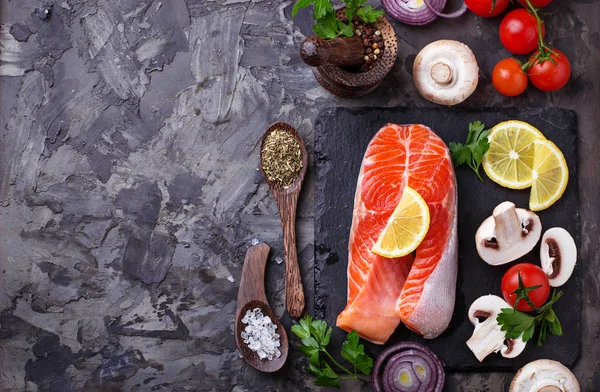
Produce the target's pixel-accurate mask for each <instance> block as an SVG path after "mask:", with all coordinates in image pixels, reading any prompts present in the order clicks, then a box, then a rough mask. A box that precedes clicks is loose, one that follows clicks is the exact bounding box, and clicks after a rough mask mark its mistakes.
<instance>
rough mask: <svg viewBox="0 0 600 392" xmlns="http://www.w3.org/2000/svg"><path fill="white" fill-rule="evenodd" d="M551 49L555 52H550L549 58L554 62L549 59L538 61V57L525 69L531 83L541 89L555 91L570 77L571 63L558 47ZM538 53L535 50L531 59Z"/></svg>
mask: <svg viewBox="0 0 600 392" xmlns="http://www.w3.org/2000/svg"><path fill="white" fill-rule="evenodd" d="M552 51H553V52H554V53H555V54H554V53H553V54H551V55H550V58H551V59H552V60H554V63H556V64H554V63H553V62H552V61H550V60H546V61H543V62H540V60H539V59H538V60H536V61H535V63H534V64H533V65H532V66H531V68H529V69H528V70H527V73H528V74H529V79H531V83H533V85H534V86H535V87H537V88H539V89H540V90H542V91H556V90H558V89H559V88H561V87H563V86H564V85H565V84H567V82H568V81H569V78H570V77H571V63H570V62H569V59H568V58H567V56H566V55H565V54H564V53H563V52H561V51H560V50H558V49H552ZM538 53H539V51H537V52H535V53H534V54H533V55H532V56H531V59H533V58H535V56H536V55H537V54H538ZM531 59H530V61H531Z"/></svg>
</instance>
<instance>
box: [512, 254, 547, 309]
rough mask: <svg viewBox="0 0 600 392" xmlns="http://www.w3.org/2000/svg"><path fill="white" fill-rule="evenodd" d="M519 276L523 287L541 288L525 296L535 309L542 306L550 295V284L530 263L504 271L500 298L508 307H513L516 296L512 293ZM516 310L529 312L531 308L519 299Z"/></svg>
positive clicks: (517, 286) (544, 274)
mask: <svg viewBox="0 0 600 392" xmlns="http://www.w3.org/2000/svg"><path fill="white" fill-rule="evenodd" d="M519 274H521V280H522V281H523V286H525V287H526V288H531V287H534V286H541V287H538V288H536V289H533V290H531V291H529V292H528V293H527V296H528V297H529V299H530V300H531V302H532V303H533V304H534V305H535V307H536V308H539V307H541V306H542V305H544V304H545V303H546V300H547V299H548V296H549V295H550V283H549V282H548V277H547V276H546V273H545V272H544V271H543V270H542V269H541V268H540V267H538V266H537V265H535V264H531V263H521V264H517V265H514V266H512V267H511V268H510V269H509V270H508V271H506V273H505V274H504V276H503V277H502V296H503V297H504V300H505V301H506V302H508V304H509V305H510V306H514V304H515V300H516V299H517V295H516V294H514V292H515V290H517V289H518V288H519ZM517 310H520V311H521V312H531V311H532V310H533V308H532V307H531V306H529V304H527V302H525V300H524V299H520V300H519V303H518V304H517Z"/></svg>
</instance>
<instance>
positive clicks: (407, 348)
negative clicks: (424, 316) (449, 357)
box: [371, 342, 446, 392]
mask: <svg viewBox="0 0 600 392" xmlns="http://www.w3.org/2000/svg"><path fill="white" fill-rule="evenodd" d="M417 365H420V366H421V367H422V368H423V370H424V374H423V375H419V374H417V373H418V372H416V371H415V370H414V369H415V366H417ZM403 370H404V371H405V373H406V374H408V375H409V376H410V377H411V378H412V380H413V383H414V385H413V386H411V387H407V388H403V387H402V386H401V385H398V383H399V382H400V380H399V375H400V372H401V371H403ZM371 381H372V383H373V390H374V391H375V392H442V389H443V387H444V382H445V381H446V375H445V374H444V364H443V363H442V362H441V361H440V360H439V358H438V357H437V356H436V355H435V354H434V353H433V351H431V350H430V349H428V348H427V347H425V346H423V345H421V344H419V343H415V342H402V343H398V344H396V345H394V346H392V347H390V348H388V349H386V350H384V351H383V352H382V353H381V355H379V357H378V358H377V360H376V361H375V366H374V367H373V375H372V376H371Z"/></svg>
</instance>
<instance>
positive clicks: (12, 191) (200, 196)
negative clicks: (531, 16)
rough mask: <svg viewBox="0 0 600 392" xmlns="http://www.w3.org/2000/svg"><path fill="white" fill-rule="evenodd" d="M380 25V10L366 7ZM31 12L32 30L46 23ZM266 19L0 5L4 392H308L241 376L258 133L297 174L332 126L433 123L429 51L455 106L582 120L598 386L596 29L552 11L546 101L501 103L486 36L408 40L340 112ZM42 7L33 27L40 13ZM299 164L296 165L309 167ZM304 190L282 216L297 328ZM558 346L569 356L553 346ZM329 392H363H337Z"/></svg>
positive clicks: (265, 223)
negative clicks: (459, 94) (467, 65)
mask: <svg viewBox="0 0 600 392" xmlns="http://www.w3.org/2000/svg"><path fill="white" fill-rule="evenodd" d="M371 3H372V4H373V5H376V6H379V2H378V1H371ZM44 5H46V6H47V8H45V9H47V10H48V12H45V9H44V8H43V6H44ZM292 6H293V2H292V1H291V0H288V1H282V2H279V1H267V0H213V1H207V0H188V1H185V0H160V1H159V0H121V1H118V2H112V1H110V0H85V1H84V0H56V1H55V2H46V3H42V2H39V1H34V0H20V1H15V0H13V1H10V0H0V97H1V99H0V121H1V122H2V127H1V129H0V135H1V139H0V222H2V227H3V230H2V231H1V232H0V267H1V268H0V311H1V313H0V391H84V390H85V391H94V390H127V391H187V390H201V391H275V390H310V389H314V390H316V389H318V388H317V387H313V386H312V385H311V384H312V380H311V379H309V378H308V377H307V376H306V373H305V371H304V370H303V367H304V366H305V362H304V360H303V359H302V358H300V357H299V356H298V353H297V352H296V350H291V356H290V358H289V360H288V363H287V365H286V367H285V368H284V370H282V371H281V372H279V373H278V374H275V375H265V374H260V373H258V372H256V371H255V370H254V369H252V368H251V367H249V366H248V365H247V364H246V363H245V362H244V361H243V360H242V359H241V358H240V355H239V354H238V352H237V351H236V348H235V341H234V337H233V321H234V320H233V314H234V311H235V301H236V294H237V287H238V282H239V277H240V273H241V269H242V261H243V256H244V253H245V250H246V249H247V247H248V246H249V245H250V243H251V242H252V240H253V239H259V240H262V241H266V242H267V243H269V244H270V245H271V247H272V251H271V255H270V262H269V263H268V267H267V281H266V290H267V295H268V297H269V300H270V302H271V304H272V305H273V308H274V310H275V312H276V313H277V314H278V315H281V316H282V321H283V322H284V324H285V325H286V326H287V327H288V328H289V326H290V323H291V320H290V318H289V316H287V315H286V314H285V312H284V282H283V273H284V265H283V264H281V265H280V264H278V263H276V262H275V260H276V259H279V258H281V257H283V247H282V241H283V239H282V234H281V230H280V224H279V218H278V215H277V209H276V206H275V203H274V201H273V199H272V197H271V195H270V193H269V190H268V187H267V186H266V184H265V183H264V181H263V179H262V178H261V175H260V173H259V172H258V171H257V165H258V148H259V141H260V137H261V135H262V132H263V131H264V130H265V129H266V127H267V126H268V125H269V124H270V123H272V122H275V121H286V122H289V123H291V124H293V125H294V126H296V128H297V129H298V131H299V132H300V133H301V134H302V135H303V137H304V138H305V140H306V143H307V146H308V149H309V153H310V154H312V144H313V135H312V126H313V123H314V119H315V117H316V115H317V113H318V112H319V110H321V109H322V108H323V107H326V106H351V107H359V106H391V107H394V106H400V105H405V106H416V107H429V106H432V104H430V103H428V102H426V101H425V100H424V99H422V98H421V97H420V96H419V95H418V94H417V93H416V91H415V89H414V87H413V84H412V78H411V67H412V62H413V59H414V57H415V55H416V53H417V52H418V50H419V49H420V48H421V47H423V46H424V45H425V44H427V43H429V42H430V41H433V40H436V39H440V38H454V39H458V40H461V41H463V42H466V43H467V44H468V45H469V46H471V48H472V49H473V50H474V52H475V54H476V56H477V58H478V60H479V65H480V68H481V72H480V86H479V87H478V89H477V91H476V92H475V94H474V95H473V96H472V97H471V98H470V99H469V100H468V101H467V102H466V103H464V104H463V106H477V107H482V106H494V107H497V106H516V105H532V106H556V107H564V108H569V109H575V110H576V111H577V112H578V114H579V137H580V141H579V151H580V157H581V158H580V162H579V165H580V173H581V177H580V181H579V189H580V192H581V194H580V198H581V200H580V203H581V217H582V221H581V225H582V226H581V227H582V240H583V241H582V243H581V244H580V249H581V257H580V266H581V267H580V268H583V269H585V272H584V273H583V274H582V276H583V281H582V285H583V298H584V301H583V302H584V304H583V307H584V311H583V317H584V320H583V330H582V331H581V335H582V340H583V347H582V355H581V359H580V361H579V363H578V364H577V366H576V367H575V369H574V371H575V374H576V375H577V376H578V378H579V380H580V382H581V384H582V390H584V391H592V390H594V386H596V388H597V386H598V385H599V384H600V380H599V379H600V373H599V371H600V347H598V336H600V307H599V305H598V303H600V293H599V291H600V277H599V275H598V273H597V272H595V271H598V270H599V269H600V256H599V255H600V252H599V250H600V249H599V246H598V242H597V236H596V233H597V232H598V225H599V223H600V207H599V204H598V194H599V193H600V189H599V188H600V185H599V184H600V181H599V180H600V166H599V165H598V156H599V154H600V140H599V136H598V135H599V133H598V132H597V124H598V123H600V112H598V110H597V109H598V107H599V105H600V74H599V73H598V72H597V67H598V64H599V63H598V61H599V55H598V53H599V50H600V26H599V25H598V23H597V21H598V20H599V19H600V7H599V5H598V1H597V0H576V1H574V2H562V1H554V2H553V3H552V5H551V6H550V7H548V15H547V16H546V24H547V27H548V29H547V30H548V31H547V37H548V38H549V39H550V41H552V42H554V43H555V44H556V45H557V46H558V47H559V48H560V49H561V50H563V51H564V52H566V53H567V55H568V56H569V58H570V59H571V60H572V63H573V75H572V79H571V81H570V83H569V84H568V85H567V86H566V87H565V88H564V89H563V90H562V91H560V92H557V93H554V94H544V93H542V92H540V91H537V90H535V89H530V90H529V91H528V92H527V93H526V94H524V95H523V96H522V97H518V98H515V99H511V98H504V97H502V96H500V95H499V94H497V93H495V92H494V90H493V87H492V86H491V82H490V74H491V70H492V68H493V65H494V64H495V63H496V62H497V61H498V60H499V59H501V58H503V57H506V56H507V53H506V52H505V51H504V50H503V49H502V47H501V44H500V42H499V40H498V37H497V27H498V24H499V22H500V19H498V18H496V19H493V20H484V19H480V18H476V17H475V16H474V15H472V14H468V15H465V16H463V17H461V18H459V19H457V20H438V21H436V22H434V23H432V24H431V25H428V26H425V27H420V28H413V27H407V26H404V25H402V24H400V23H397V22H394V27H395V29H396V32H397V33H398V35H399V55H398V60H397V63H396V65H395V67H394V68H393V70H392V72H391V73H390V75H389V76H388V77H386V79H385V81H384V83H383V84H382V86H381V87H379V88H378V89H377V90H376V91H375V92H374V93H372V94H370V95H368V96H366V97H363V98H359V99H353V100H348V99H340V98H336V97H334V96H331V95H330V94H328V93H327V92H325V91H324V90H323V89H322V88H320V87H319V86H318V84H317V83H316V82H315V80H314V78H313V77H312V73H311V70H310V68H308V67H307V66H305V65H303V64H302V63H301V61H300V59H299V56H298V49H299V44H300V43H301V42H302V40H303V39H304V37H305V36H306V35H309V34H310V25H311V21H310V17H309V13H308V12H305V11H302V12H300V13H299V15H298V16H297V18H296V19H295V20H294V21H292V19H291V16H290V14H291V9H292ZM41 7H42V8H41ZM311 161H312V155H311ZM313 181H314V176H313V175H312V172H311V171H310V170H309V172H308V175H307V178H306V180H305V183H304V189H303V192H302V195H301V197H302V198H301V202H300V206H299V211H298V225H297V230H298V251H299V252H298V253H299V258H300V263H301V272H302V275H303V281H304V285H305V289H306V291H307V293H309V294H308V295H307V298H308V304H307V307H308V309H312V305H313V304H312V296H311V295H310V293H311V292H312V287H313V273H312V266H313V258H314V250H313V243H314V239H313V184H312V183H313ZM564 338H565V339H568V338H569V335H568V334H567V335H566V336H565V337H564ZM511 377H512V375H511V374H471V375H467V374H452V375H450V376H449V379H448V383H447V389H448V390H449V391H491V392H495V391H504V390H506V388H507V385H508V383H509V382H510V378H511ZM343 389H344V390H360V389H363V390H366V389H367V387H366V386H362V387H361V386H360V385H357V384H352V383H348V384H344V388H343Z"/></svg>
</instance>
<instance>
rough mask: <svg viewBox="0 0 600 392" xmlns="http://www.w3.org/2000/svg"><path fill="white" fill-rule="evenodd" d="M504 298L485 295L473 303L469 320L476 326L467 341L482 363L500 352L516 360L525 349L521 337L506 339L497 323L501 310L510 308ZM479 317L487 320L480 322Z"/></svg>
mask: <svg viewBox="0 0 600 392" xmlns="http://www.w3.org/2000/svg"><path fill="white" fill-rule="evenodd" d="M510 307H511V306H510V305H509V304H508V303H506V301H504V300H503V299H502V298H500V297H498V296H496V295H491V294H490V295H484V296H483V297H479V298H478V299H476V300H475V302H473V304H472V305H471V307H470V308H469V320H470V321H471V324H473V325H474V326H475V330H474V331H473V335H472V336H471V338H470V339H469V340H468V341H467V346H469V349H470V350H471V351H472V352H473V354H475V356H476V357H477V359H478V360H479V362H482V361H483V360H484V358H485V357H487V356H488V355H489V354H491V353H492V352H495V353H496V352H498V351H500V353H501V354H502V356H503V357H505V358H514V357H516V356H517V355H519V354H521V353H522V352H523V350H524V349H525V346H526V344H527V343H525V342H524V341H523V340H522V339H521V336H519V338H517V339H506V338H505V336H504V335H505V333H504V331H501V330H500V328H501V327H500V324H498V322H497V321H496V318H497V317H498V314H499V313H500V309H503V308H510ZM479 317H481V318H485V320H484V321H479Z"/></svg>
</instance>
